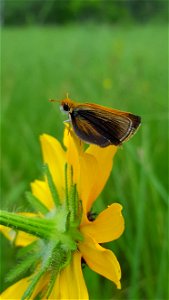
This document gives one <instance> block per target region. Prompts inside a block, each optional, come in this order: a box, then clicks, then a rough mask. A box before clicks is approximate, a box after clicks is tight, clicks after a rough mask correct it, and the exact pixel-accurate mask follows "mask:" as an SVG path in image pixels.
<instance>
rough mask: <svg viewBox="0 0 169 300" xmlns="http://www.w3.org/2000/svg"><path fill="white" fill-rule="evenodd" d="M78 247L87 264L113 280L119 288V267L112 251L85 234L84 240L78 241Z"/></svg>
mask: <svg viewBox="0 0 169 300" xmlns="http://www.w3.org/2000/svg"><path fill="white" fill-rule="evenodd" d="M79 249H80V251H81V253H82V256H83V258H84V260H85V261H86V263H87V265H88V266H89V267H90V268H91V269H92V270H93V271H94V272H96V273H98V274H100V275H102V276H104V277H106V278H108V279H109V280H111V281H113V282H114V283H115V284H116V286H117V288H118V289H120V288H121V284H120V278H121V269H120V265H119V263H118V261H117V258H116V256H115V255H114V254H113V252H112V251H110V250H108V249H105V248H103V247H101V246H100V245H99V244H98V243H97V242H96V241H95V240H94V239H92V237H90V236H88V235H85V241H84V242H82V243H79Z"/></svg>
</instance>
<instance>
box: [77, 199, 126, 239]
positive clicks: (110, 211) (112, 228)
mask: <svg viewBox="0 0 169 300" xmlns="http://www.w3.org/2000/svg"><path fill="white" fill-rule="evenodd" d="M121 210H122V206H121V205H120V204H119V203H113V204H111V205H110V206H109V207H108V208H106V209H105V210H104V211H102V212H101V213H100V214H99V215H98V217H97V218H96V220H94V221H93V222H88V224H86V225H82V226H81V232H82V233H84V234H88V235H90V236H92V237H93V238H94V239H95V240H96V241H97V242H98V243H106V242H110V241H113V240H115V239H117V238H119V237H120V236H121V234H122V233H123V231H124V218H123V216H122V214H121Z"/></svg>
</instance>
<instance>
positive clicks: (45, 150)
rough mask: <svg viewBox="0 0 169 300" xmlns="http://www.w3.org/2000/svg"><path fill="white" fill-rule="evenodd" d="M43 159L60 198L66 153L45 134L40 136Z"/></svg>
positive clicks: (63, 182) (62, 192)
mask: <svg viewBox="0 0 169 300" xmlns="http://www.w3.org/2000/svg"><path fill="white" fill-rule="evenodd" d="M40 141H41V146H42V154H43V160H44V162H45V163H46V164H48V166H49V169H50V172H51V175H52V178H53V181H54V183H55V185H56V188H57V191H58V194H59V197H60V199H63V198H64V184H65V180H64V172H65V171H64V170H65V164H66V155H65V152H64V150H63V148H62V146H61V145H60V143H59V142H58V141H57V140H56V139H55V138H53V137H52V136H49V135H47V134H43V135H41V136H40Z"/></svg>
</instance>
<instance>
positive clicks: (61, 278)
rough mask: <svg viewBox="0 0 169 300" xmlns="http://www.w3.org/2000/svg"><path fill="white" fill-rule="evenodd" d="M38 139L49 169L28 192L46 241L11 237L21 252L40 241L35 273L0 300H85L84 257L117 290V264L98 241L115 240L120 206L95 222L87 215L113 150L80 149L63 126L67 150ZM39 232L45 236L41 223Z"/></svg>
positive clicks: (22, 235) (120, 229)
mask: <svg viewBox="0 0 169 300" xmlns="http://www.w3.org/2000/svg"><path fill="white" fill-rule="evenodd" d="M40 141H41V146H42V153H43V160H44V163H45V164H47V166H48V168H47V171H46V176H45V180H35V181H34V182H33V183H32V184H31V188H32V193H33V195H34V200H35V203H36V208H37V210H38V208H39V210H40V213H39V214H38V217H39V219H40V220H42V221H43V220H44V219H45V218H47V221H49V226H48V232H47V233H45V234H46V240H42V239H40V238H38V237H35V236H33V235H30V234H28V233H23V232H22V231H19V232H18V234H17V235H16V236H15V243H16V245H19V246H25V247H24V248H26V247H27V248H29V247H30V248H31V245H35V244H36V243H37V242H38V244H37V245H36V247H37V248H35V247H34V248H32V249H33V254H32V257H33V255H34V256H35V258H36V259H37V262H38V263H37V264H36V268H35V269H34V272H33V274H32V275H30V276H28V277H26V278H23V279H21V280H20V281H18V282H17V283H15V284H14V285H12V286H10V287H9V288H8V289H7V290H5V291H4V292H3V293H2V295H1V297H2V299H12V297H13V295H15V299H21V298H22V297H23V298H22V299H28V298H30V296H31V299H34V298H35V297H36V296H37V295H38V296H40V297H41V299H45V298H47V297H48V298H49V299H88V298H89V297H88V292H87V288H86V285H85V282H84V278H83V273H82V268H81V260H82V258H83V259H84V261H85V262H86V264H87V265H88V266H89V267H90V268H91V269H92V270H93V271H95V272H97V273H99V274H100V275H102V276H104V277H106V278H108V279H109V280H111V281H112V282H114V283H115V284H116V286H117V288H120V287H121V285H120V278H121V270H120V265H119V263H118V261H117V259H116V257H115V255H114V254H113V252H112V251H110V250H108V249H105V248H103V247H102V246H101V245H100V243H105V242H109V241H113V240H115V239H117V238H119V237H120V235H121V234H122V232H123V230H124V219H123V217H122V214H121V210H122V206H121V205H120V204H118V203H114V204H112V205H110V206H109V207H108V208H106V209H105V210H104V211H103V212H101V213H100V214H99V215H98V216H97V217H96V218H93V216H92V214H91V213H90V211H91V207H92V204H93V202H94V201H95V200H96V198H97V196H98V195H99V194H100V192H101V191H102V189H103V187H104V185H105V183H106V181H107V179H108V177H109V174H110V171H111V169H112V164H113V157H114V155H115V153H116V150H117V147H115V146H109V147H107V148H104V149H103V148H100V147H98V146H95V145H90V146H89V147H88V148H87V149H86V150H85V151H84V148H83V146H84V145H83V144H82V142H81V141H80V140H79V139H78V138H77V137H76V136H74V134H73V132H72V130H71V129H70V128H69V127H67V126H66V127H65V133H64V140H63V142H64V147H65V148H63V147H62V146H61V144H60V143H59V142H58V141H57V140H56V139H55V138H53V137H51V136H49V135H47V134H43V135H42V136H41V137H40ZM52 184H53V186H52ZM53 187H55V188H53ZM55 189H56V190H55ZM55 194H56V195H55ZM57 197H58V198H59V201H60V204H58V206H57V199H56V198H57ZM36 200H37V202H36ZM25 216H26V217H27V218H32V219H33V220H34V217H35V216H36V217H37V215H34V214H31V215H29V216H27V214H25ZM35 221H36V219H35ZM35 221H34V222H35ZM38 224H39V223H38ZM40 229H41V231H42V234H43V223H42V226H41V228H40ZM54 229H56V231H54ZM3 232H4V234H5V235H6V236H7V237H8V238H10V239H12V238H13V236H12V237H11V233H14V231H13V230H11V229H8V228H6V227H3ZM44 232H45V231H44ZM39 236H40V235H39ZM49 241H50V242H49ZM56 245H57V246H56ZM38 247H39V248H38ZM35 249H37V251H35ZM43 249H45V250H43ZM47 254H49V255H50V259H51V257H52V260H50V261H49V263H48V260H49V258H48V256H47ZM40 258H41V260H39V259H40ZM59 263H60V264H59ZM41 270H43V272H42V271H41ZM32 279H33V280H32ZM30 290H31V291H32V292H29V291H30ZM25 291H26V292H25ZM23 294H24V296H23Z"/></svg>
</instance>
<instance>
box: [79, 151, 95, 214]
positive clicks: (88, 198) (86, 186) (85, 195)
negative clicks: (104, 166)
mask: <svg viewBox="0 0 169 300" xmlns="http://www.w3.org/2000/svg"><path fill="white" fill-rule="evenodd" d="M79 159H80V177H79V182H78V185H77V189H78V194H79V197H80V199H81V200H82V203H83V212H84V214H87V212H88V211H89V210H90V204H91V203H93V201H94V200H95V199H94V198H93V195H94V189H95V184H96V181H97V161H96V159H95V157H94V156H92V155H90V154H88V153H84V154H82V155H81V156H80V158H79Z"/></svg>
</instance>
